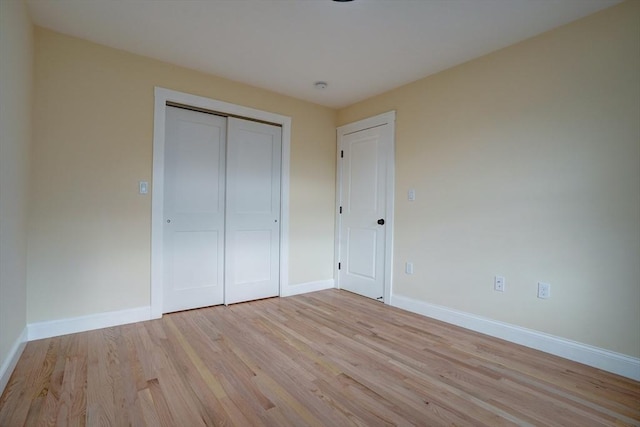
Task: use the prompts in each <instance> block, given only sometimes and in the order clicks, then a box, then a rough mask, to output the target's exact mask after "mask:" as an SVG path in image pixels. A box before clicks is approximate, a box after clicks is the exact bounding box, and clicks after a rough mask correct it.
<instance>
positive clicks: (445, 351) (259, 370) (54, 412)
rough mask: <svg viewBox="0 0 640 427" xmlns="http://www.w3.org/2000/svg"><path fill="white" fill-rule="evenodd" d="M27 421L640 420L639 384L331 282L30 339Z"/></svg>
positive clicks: (14, 404)
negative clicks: (306, 290)
mask: <svg viewBox="0 0 640 427" xmlns="http://www.w3.org/2000/svg"><path fill="white" fill-rule="evenodd" d="M23 425H25V426H31V425H43V426H46V425H71V426H85V425H87V426H128V425H132V426H167V427H169V426H199V425H200V426H440V425H443V426H444V425H460V426H467V425H468V426H491V427H493V426H503V425H504V426H511V425H518V426H527V425H531V426H532V425H535V426H538V425H549V426H554V425H562V426H572V425H574V426H581V427H582V426H623V425H626V426H640V383H638V382H636V381H633V380H630V379H627V378H623V377H620V376H617V375H614V374H610V373H606V372H603V371H600V370H598V369H594V368H591V367H588V366H585V365H580V364H577V363H574V362H571V361H568V360H565V359H562V358H559V357H556V356H552V355H549V354H545V353H542V352H539V351H535V350H532V349H529V348H525V347H521V346H518V345H515V344H511V343H507V342H505V341H502V340H499V339H496V338H492V337H488V336H485V335H482V334H479V333H475V332H472V331H469V330H465V329H462V328H457V327H454V326H452V325H449V324H446V323H443V322H439V321H436V320H433V319H428V318H425V317H422V316H418V315H416V314H413V313H409V312H406V311H402V310H399V309H396V308H393V307H389V306H386V305H384V304H381V303H379V302H376V301H373V300H370V299H367V298H363V297H359V296H357V295H354V294H351V293H348V292H343V291H338V290H327V291H321V292H315V293H310V294H305V295H298V296H295V297H289V298H273V299H267V300H261V301H253V302H250V303H244V304H236V305H232V306H229V307H225V306H218V307H210V308H204V309H199V310H191V311H186V312H180V313H172V314H168V315H165V316H163V318H162V319H158V320H153V321H148V322H141V323H137V324H131V325H123V326H118V327H113V328H106V329H102V330H97V331H89V332H83V333H80V334H72V335H67V336H62V337H56V338H49V339H45V340H39V341H33V342H30V343H28V344H27V347H26V349H25V350H24V352H23V355H22V357H21V358H20V361H19V362H18V365H17V366H16V369H15V370H14V373H13V375H12V376H11V379H10V380H9V383H8V385H7V387H6V389H5V391H4V393H3V395H2V396H1V397H0V426H2V427H5V426H7V427H14V426H23Z"/></svg>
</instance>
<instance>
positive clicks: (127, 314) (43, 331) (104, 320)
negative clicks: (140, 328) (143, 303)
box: [27, 307, 151, 341]
mask: <svg viewBox="0 0 640 427" xmlns="http://www.w3.org/2000/svg"><path fill="white" fill-rule="evenodd" d="M150 319H151V307H137V308H130V309H127V310H119V311H110V312H107V313H98V314H90V315H88V316H80V317H72V318H69V319H60V320H51V321H47V322H37V323H30V324H28V325H27V329H28V331H29V333H28V336H29V341H33V340H39V339H42V338H50V337H56V336H59V335H66V334H73V333H76V332H84V331H91V330H94V329H100V328H108V327H111V326H118V325H126V324H127V323H134V322H142V321H145V320H150Z"/></svg>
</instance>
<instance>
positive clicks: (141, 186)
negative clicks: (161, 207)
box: [138, 181, 149, 194]
mask: <svg viewBox="0 0 640 427" xmlns="http://www.w3.org/2000/svg"><path fill="white" fill-rule="evenodd" d="M138 191H139V193H140V194H147V193H149V183H148V182H147V181H140V182H139V183H138Z"/></svg>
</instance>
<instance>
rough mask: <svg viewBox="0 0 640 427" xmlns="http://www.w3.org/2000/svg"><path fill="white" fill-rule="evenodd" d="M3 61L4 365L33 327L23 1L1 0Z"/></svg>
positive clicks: (0, 248)
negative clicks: (29, 293)
mask: <svg viewBox="0 0 640 427" xmlns="http://www.w3.org/2000/svg"><path fill="white" fill-rule="evenodd" d="M0 58H1V59H0V131H1V134H0V367H1V366H3V364H4V363H5V362H6V361H7V360H8V357H10V354H9V353H10V351H11V348H12V347H13V346H14V344H15V343H16V342H17V340H18V338H19V337H20V334H21V333H22V331H23V330H24V328H25V327H26V325H27V318H26V312H27V301H26V289H27V281H26V275H27V271H26V259H27V244H26V243H27V221H26V218H27V200H28V197H27V191H28V178H29V175H28V172H29V146H30V143H31V107H32V103H31V101H32V86H33V27H32V25H31V21H30V19H29V15H28V13H27V9H26V5H25V4H24V3H23V2H22V0H1V1H0ZM0 373H1V372H0ZM1 388H2V387H0V390H1Z"/></svg>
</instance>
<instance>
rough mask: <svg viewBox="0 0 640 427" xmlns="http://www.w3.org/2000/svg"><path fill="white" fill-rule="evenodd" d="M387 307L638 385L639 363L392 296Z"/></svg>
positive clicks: (588, 347)
mask: <svg viewBox="0 0 640 427" xmlns="http://www.w3.org/2000/svg"><path fill="white" fill-rule="evenodd" d="M391 305H392V306H394V307H398V308H401V309H403V310H407V311H411V312H413V313H417V314H421V315H423V316H427V317H432V318H434V319H437V320H441V321H443V322H447V323H451V324H453V325H456V326H461V327H463V328H466V329H471V330H472V331H476V332H480V333H483V334H486V335H490V336H492V337H496V338H500V339H503V340H506V341H510V342H513V343H516V344H520V345H523V346H525V347H530V348H534V349H536V350H540V351H544V352H546V353H550V354H553V355H556V356H560V357H564V358H565V359H569V360H573V361H575V362H580V363H583V364H585V365H589V366H593V367H595V368H598V369H602V370H604V371H608V372H613V373H614V374H618V375H622V376H624V377H627V378H631V379H634V380H636V381H640V359H638V358H635V357H631V356H627V355H624V354H620V353H616V352H613V351H609V350H605V349H602V348H599V347H594V346H591V345H588V344H582V343H579V342H576V341H571V340H568V339H566V338H561V337H557V336H554V335H549V334H545V333H543V332H538V331H534V330H532V329H527V328H523V327H520V326H516V325H511V324H509V323H504V322H499V321H496V320H492V319H489V318H486V317H481V316H476V315H474V314H470V313H465V312H463V311H458V310H453V309H450V308H447V307H443V306H439V305H435V304H430V303H427V302H423V301H419V300H416V299H413V298H409V297H405V296H402V295H392V296H391Z"/></svg>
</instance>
